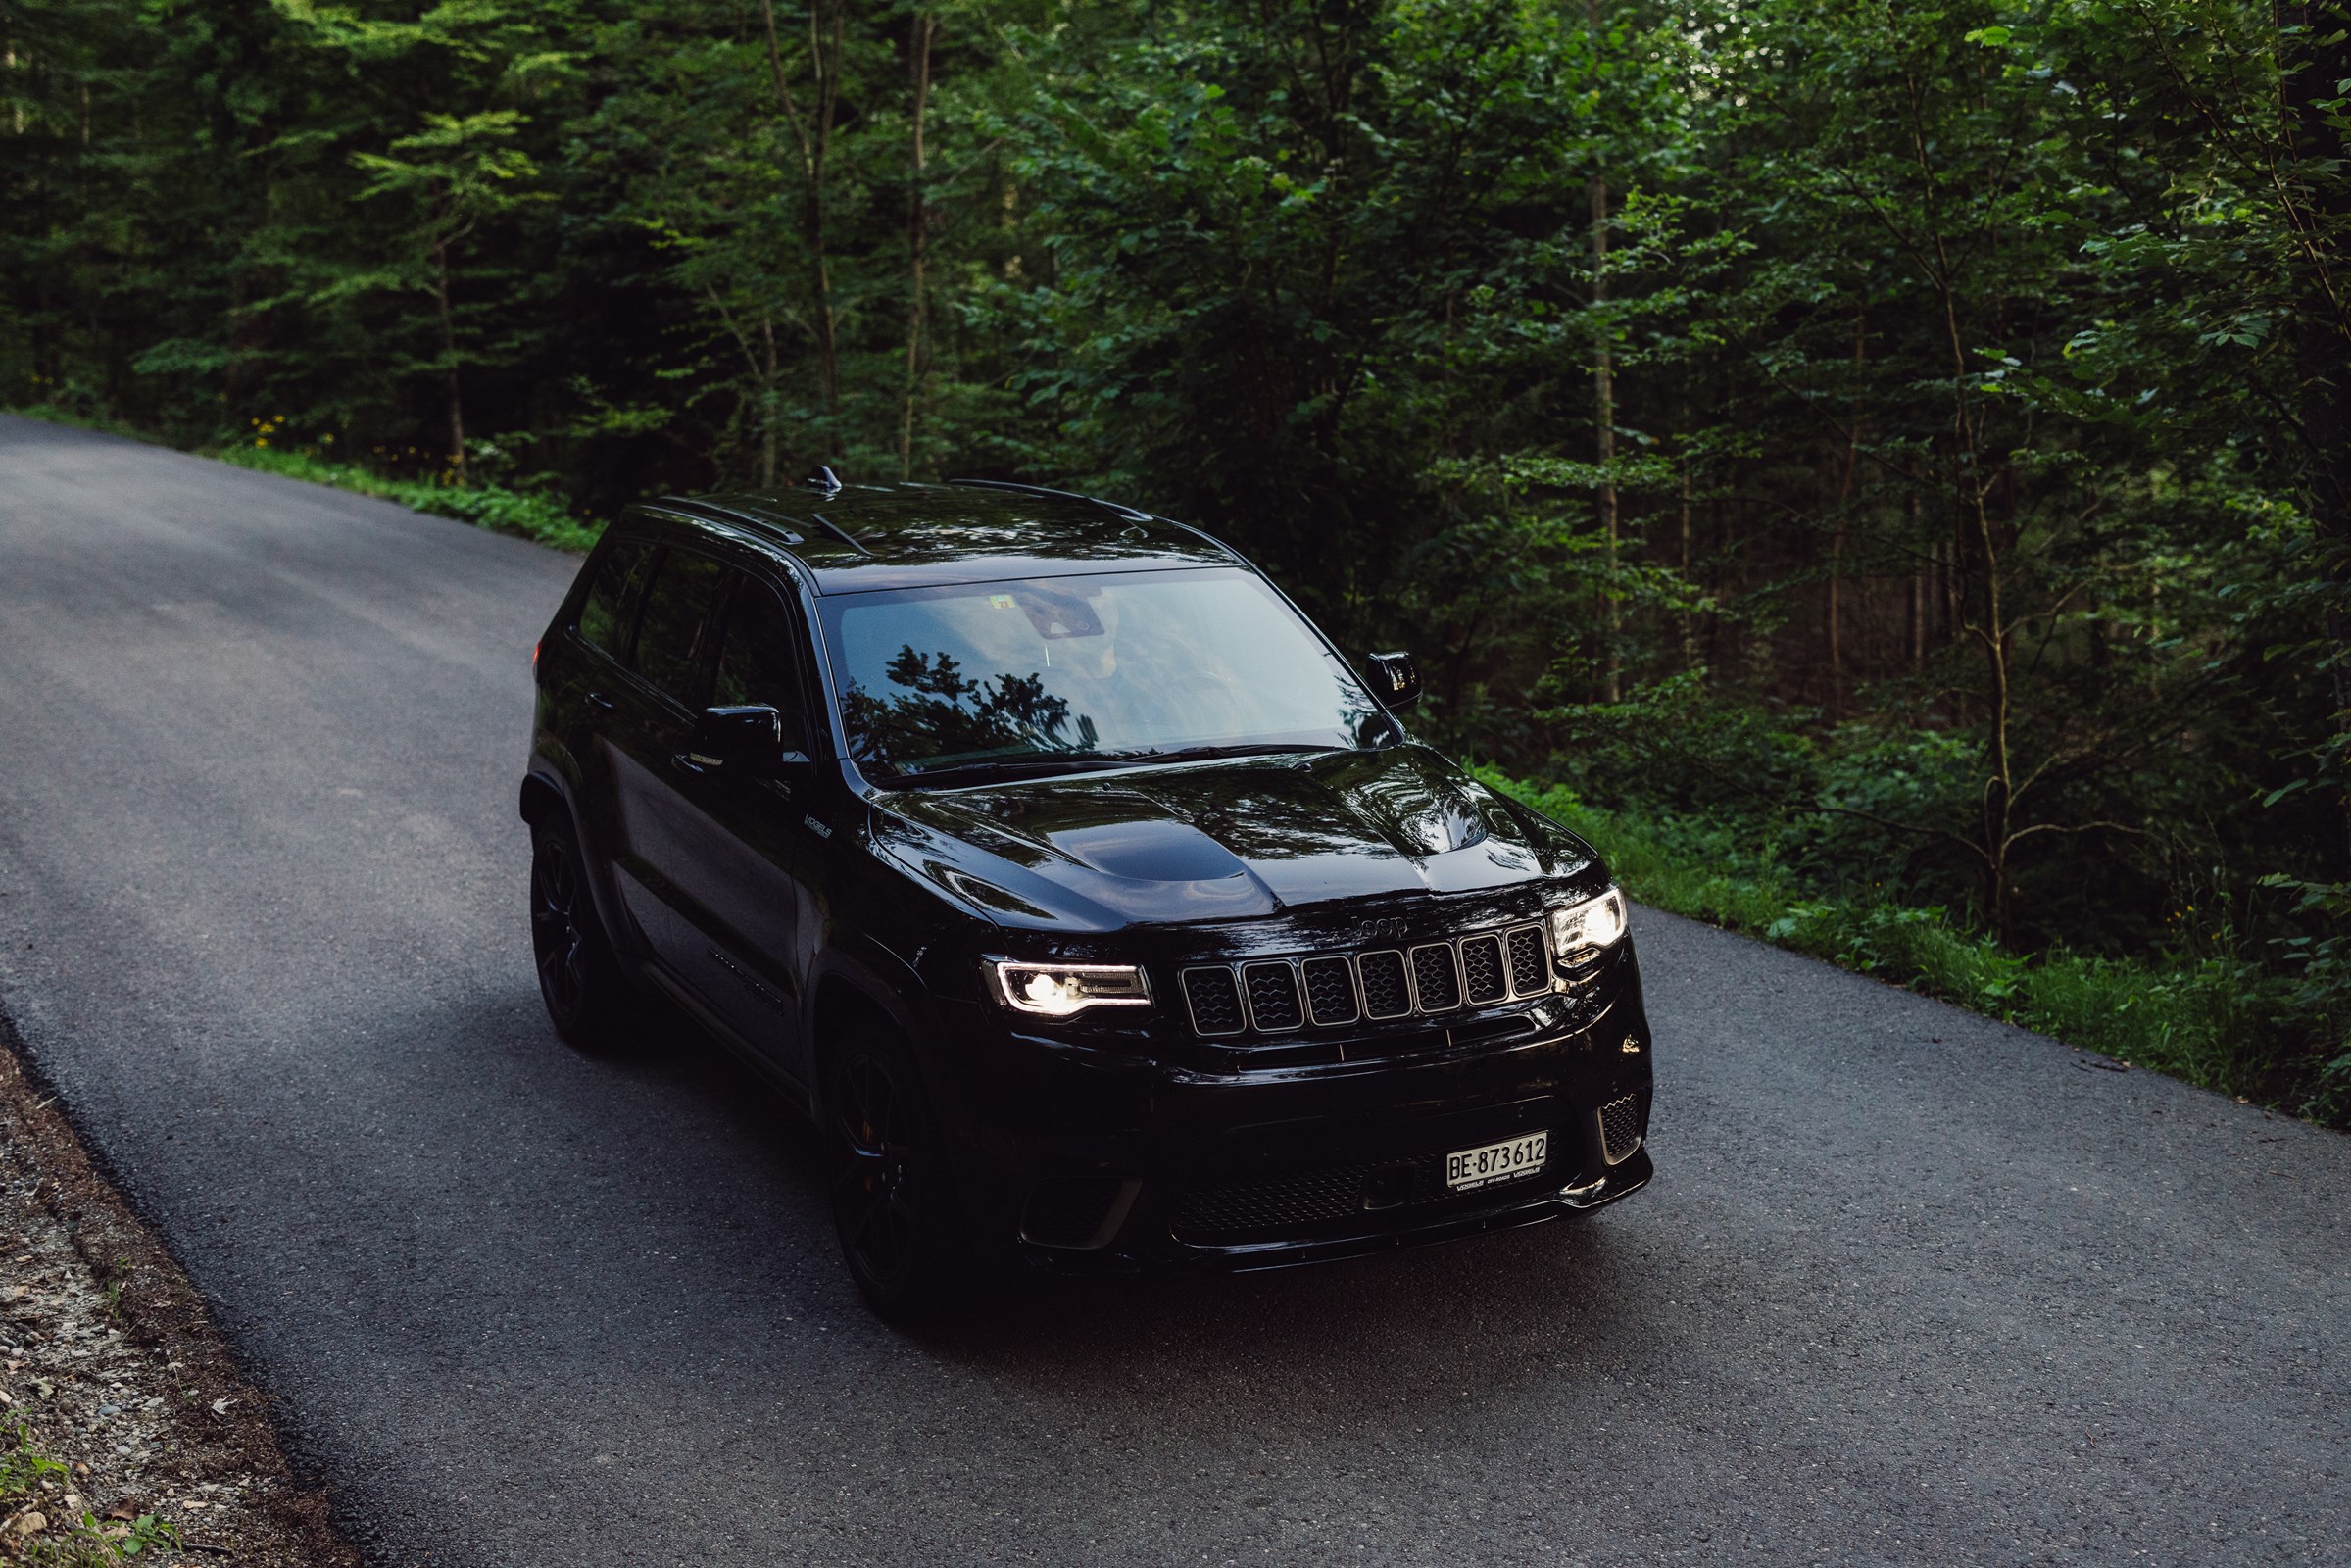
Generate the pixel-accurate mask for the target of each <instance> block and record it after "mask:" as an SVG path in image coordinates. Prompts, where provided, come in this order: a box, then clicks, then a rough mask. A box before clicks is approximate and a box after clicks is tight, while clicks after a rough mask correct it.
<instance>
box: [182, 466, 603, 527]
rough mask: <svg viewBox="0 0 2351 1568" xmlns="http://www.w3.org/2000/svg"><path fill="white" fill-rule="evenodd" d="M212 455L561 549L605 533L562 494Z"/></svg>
mask: <svg viewBox="0 0 2351 1568" xmlns="http://www.w3.org/2000/svg"><path fill="white" fill-rule="evenodd" d="M207 456H210V457H215V458H218V459H220V461H221V462H222V463H233V464H235V465H236V466H238V467H240V468H258V469H259V470H261V471H262V472H264V473H274V474H277V475H279V476H281V477H283V478H288V479H307V480H309V481H310V482H311V483H313V484H324V485H332V486H333V487H334V488H336V489H338V490H352V491H357V492H358V493H359V494H361V495H364V496H374V497H376V498H378V499H379V500H384V501H396V502H398V503H400V505H402V506H404V507H408V508H410V509H412V510H414V511H416V512H429V513H432V514H433V515H436V516H442V517H455V518H457V519H458V520H459V521H461V522H469V523H472V524H473V525H474V526H475V527H477V528H488V529H490V530H491V531H492V532H495V533H511V534H514V535H516V536H518V537H520V538H524V539H533V540H536V541H538V542H539V543H540V544H543V545H552V546H554V547H555V548H556V549H558V550H570V551H585V550H586V549H587V548H588V547H589V546H590V545H592V544H594V543H595V542H596V536H597V535H598V534H599V533H600V532H602V531H603V529H602V525H601V524H599V523H593V522H587V521H583V520H581V519H580V518H579V517H577V516H575V515H572V513H571V510H570V509H569V508H568V507H566V506H564V505H563V502H562V501H560V500H558V499H557V498H555V497H553V496H550V495H544V494H541V493H539V492H537V491H532V490H507V489H503V488H501V487H499V486H497V485H461V484H448V483H443V482H441V481H439V480H434V479H392V478H387V477H385V476H384V475H382V474H380V473H377V472H375V471H374V470H373V469H371V468H367V467H363V466H360V465H359V464H356V463H337V462H334V461H333V460H331V459H328V458H324V457H320V456H319V455H318V453H316V452H313V451H307V450H287V449H284V448H279V447H262V446H252V445H238V446H232V447H222V448H219V449H217V450H214V451H212V452H210V453H208V454H207Z"/></svg>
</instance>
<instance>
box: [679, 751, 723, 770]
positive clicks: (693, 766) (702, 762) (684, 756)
mask: <svg viewBox="0 0 2351 1568" xmlns="http://www.w3.org/2000/svg"><path fill="white" fill-rule="evenodd" d="M669 765H670V766H671V767H674V768H676V769H677V770H678V771H679V772H681V773H703V772H706V771H708V769H709V767H710V766H714V765H715V760H714V759H710V758H701V757H696V756H694V755H692V754H691V753H688V752H671V753H670V754H669Z"/></svg>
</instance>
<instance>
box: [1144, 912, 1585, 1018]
mask: <svg viewBox="0 0 2351 1568" xmlns="http://www.w3.org/2000/svg"><path fill="white" fill-rule="evenodd" d="M1550 982H1551V965H1550V956H1549V954H1548V952H1547V951H1546V949H1545V946H1544V943H1543V927H1542V926H1541V925H1538V924H1529V925H1521V926H1513V927H1511V928H1510V929H1508V930H1506V931H1489V932H1482V933H1480V934H1478V935H1476V936H1468V937H1463V938H1461V939H1460V940H1458V941H1454V942H1427V943H1422V944H1421V945H1419V946H1417V947H1414V948H1410V949H1397V948H1382V949H1378V950H1375V951H1373V952H1370V953H1358V954H1355V955H1353V956H1348V955H1347V954H1343V953H1326V954H1316V955H1315V956H1311V957H1306V958H1252V959H1250V960H1249V961H1248V962H1246V963H1239V964H1226V963H1217V964H1199V965H1195V966H1194V967H1192V968H1189V969H1186V970H1185V971H1184V972H1183V986H1184V1001H1185V1002H1186V1004H1187V1005H1189V1006H1190V1007H1191V1009H1192V1028H1193V1031H1194V1033H1196V1034H1200V1035H1206V1036H1210V1037H1213V1036H1217V1035H1238V1034H1244V1033H1249V1032H1252V1031H1253V1032H1254V1033H1257V1034H1261V1035H1273V1034H1291V1033H1295V1032H1297V1031H1298V1030H1301V1029H1305V1028H1318V1029H1335V1028H1338V1027H1340V1026H1341V1025H1344V1024H1350V1023H1353V1022H1355V1021H1356V1020H1357V1019H1359V1018H1360V1019H1368V1020H1370V1021H1372V1022H1374V1023H1381V1022H1386V1021H1388V1020H1390V1019H1394V1018H1406V1017H1410V1016H1411V1015H1413V1014H1414V1013H1422V1014H1428V1013H1440V1012H1453V1011H1456V1010H1458V1009H1459V1008H1461V1007H1463V1006H1465V1005H1466V1006H1472V1007H1485V1006H1492V1005H1495V1004H1497V1003H1503V1002H1509V1001H1512V1000H1514V999H1523V998H1526V997H1533V996H1540V995H1542V994H1543V992H1545V991H1547V990H1549V989H1550Z"/></svg>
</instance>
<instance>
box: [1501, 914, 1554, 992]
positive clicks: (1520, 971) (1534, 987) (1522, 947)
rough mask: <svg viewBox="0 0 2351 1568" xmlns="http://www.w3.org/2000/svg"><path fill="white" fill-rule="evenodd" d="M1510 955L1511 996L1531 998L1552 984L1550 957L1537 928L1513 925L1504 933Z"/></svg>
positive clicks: (1540, 931)
mask: <svg viewBox="0 0 2351 1568" xmlns="http://www.w3.org/2000/svg"><path fill="white" fill-rule="evenodd" d="M1503 942H1504V944H1505V945H1506V947H1507V949H1508V952H1509V956H1510V994H1511V995H1512V996H1516V997H1531V996H1534V995H1535V994H1537V993H1538V992H1541V991H1546V990H1548V989H1549V988H1550V984H1551V956H1550V954H1549V953H1548V952H1547V951H1546V945H1545V944H1544V942H1543V927H1542V926H1540V925H1521V926H1513V927H1511V928H1510V930H1509V931H1507V932H1505V933H1504V934H1503Z"/></svg>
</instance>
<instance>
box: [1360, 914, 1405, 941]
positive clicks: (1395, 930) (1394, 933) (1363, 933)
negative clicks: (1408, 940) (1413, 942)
mask: <svg viewBox="0 0 2351 1568" xmlns="http://www.w3.org/2000/svg"><path fill="white" fill-rule="evenodd" d="M1403 940H1404V922H1403V921H1401V920H1365V921H1364V922H1362V923H1361V924H1360V925H1358V926H1356V927H1355V945H1356V946H1357V947H1369V946H1371V945H1372V944H1373V943H1375V942H1401V941H1403Z"/></svg>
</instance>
